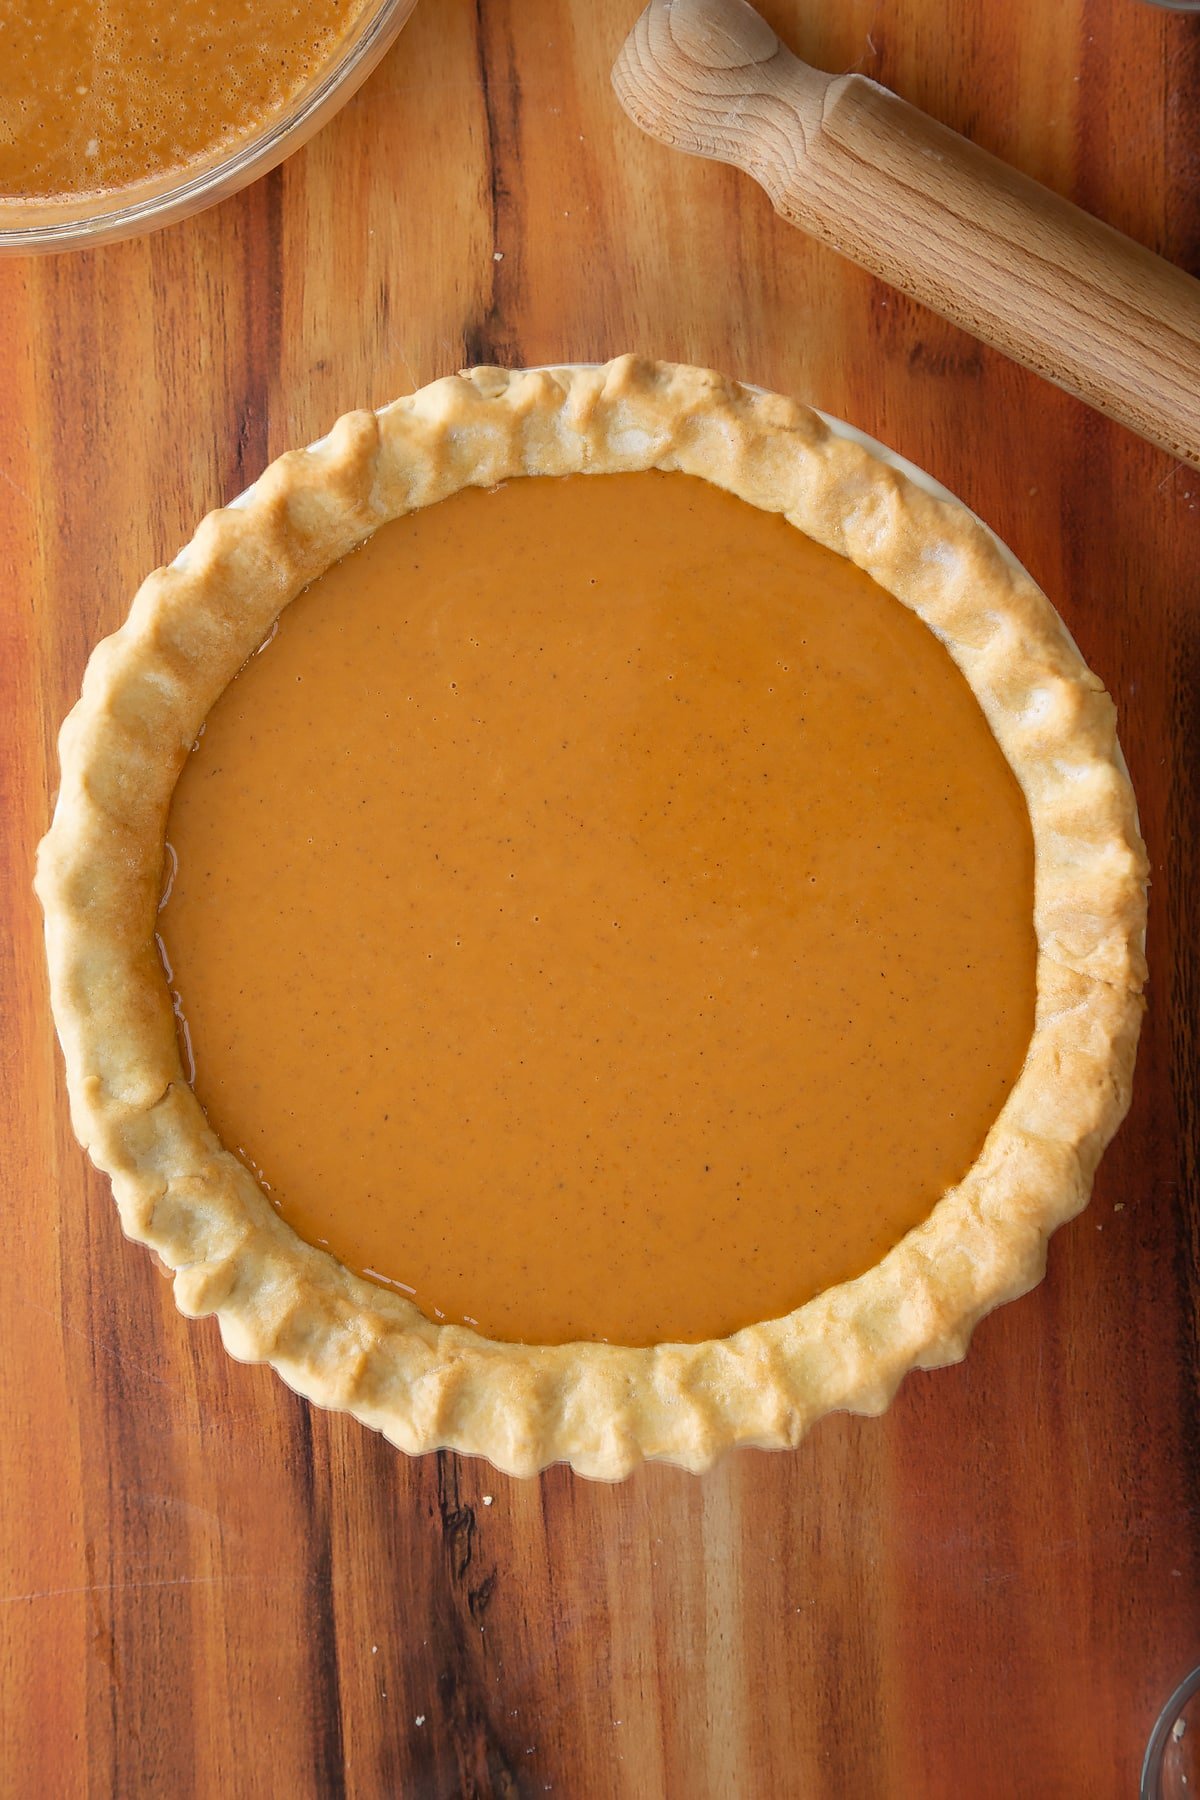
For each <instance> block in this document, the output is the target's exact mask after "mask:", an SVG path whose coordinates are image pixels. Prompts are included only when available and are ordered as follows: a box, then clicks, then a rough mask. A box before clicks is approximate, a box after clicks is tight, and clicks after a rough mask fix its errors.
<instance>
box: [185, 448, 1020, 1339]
mask: <svg viewBox="0 0 1200 1800" xmlns="http://www.w3.org/2000/svg"><path fill="white" fill-rule="evenodd" d="M168 840H169V846H168V847H169V856H168V862H169V865H170V867H171V869H172V879H171V881H170V884H169V890H168V897H167V900H166V902H165V903H164V906H163V909H162V912H161V914H160V921H159V923H160V931H161V938H162V945H163V955H164V961H165V964H166V966H167V969H168V971H169V979H170V981H171V985H172V988H173V990H174V993H175V1000H176V1006H177V1010H178V1012H179V1015H180V1019H181V1036H182V1038H183V1040H184V1051H185V1058H186V1059H187V1060H188V1062H189V1068H190V1071H191V1072H193V1073H194V1082H195V1088H196V1092H197V1094H198V1096H199V1098H200V1100H201V1102H202V1104H203V1106H204V1108H205V1110H206V1112H207V1114H208V1117H209V1119H210V1121H211V1123H212V1125H213V1127H214V1129H215V1130H216V1131H217V1133H218V1135H219V1136H220V1137H221V1139H222V1140H223V1141H224V1143H225V1144H227V1145H228V1146H229V1147H230V1148H231V1149H234V1150H236V1151H237V1153H238V1154H239V1155H240V1156H241V1157H242V1158H243V1159H244V1160H245V1161H246V1163H247V1164H248V1165H249V1166H250V1167H251V1168H252V1169H253V1170H254V1171H255V1172H256V1174H257V1175H258V1177H259V1179H260V1181H261V1182H262V1185H263V1187H264V1188H265V1190H266V1192H267V1193H268V1195H269V1196H270V1199H271V1201H272V1202H273V1204H274V1205H275V1206H276V1207H277V1208H278V1209H279V1211H280V1212H281V1213H282V1215H283V1216H284V1218H285V1219H287V1220H288V1221H289V1222H290V1224H291V1225H292V1226H293V1227H294V1229H295V1230H296V1231H297V1232H298V1233H299V1234H300V1235H301V1236H302V1237H304V1238H306V1239H308V1240H309V1241H310V1242H312V1243H314V1244H320V1245H324V1246H327V1247H328V1248H329V1250H330V1251H331V1252H332V1253H333V1254H334V1255H335V1256H337V1257H338V1258H339V1259H340V1260H341V1261H342V1262H343V1263H345V1264H347V1265H348V1266H349V1267H351V1268H353V1269H355V1270H358V1271H359V1272H361V1273H364V1274H366V1275H368V1276H371V1277H373V1278H374V1279H375V1280H377V1281H380V1282H382V1283H385V1284H388V1285H390V1286H392V1287H394V1288H396V1289H398V1290H399V1291H401V1292H403V1293H405V1294H407V1295H410V1296H411V1297H412V1298H413V1300H414V1301H415V1302H416V1304H417V1305H418V1306H419V1307H420V1308H421V1309H422V1310H423V1311H424V1312H425V1313H427V1314H428V1315H429V1316H430V1317H431V1318H434V1319H438V1320H441V1319H445V1320H449V1321H456V1322H467V1323H469V1324H471V1325H472V1326H475V1327H477V1328H478V1329H479V1330H480V1331H482V1332H483V1333H485V1334H486V1335H488V1336H491V1337H495V1338H500V1339H509V1340H519V1341H525V1342H533V1343H558V1342H567V1341H570V1340H573V1339H602V1340H608V1341H610V1342H614V1343H624V1344H648V1343H655V1342H662V1341H671V1340H676V1341H693V1340H699V1339H703V1338H709V1337H721V1336H724V1335H726V1334H727V1333H729V1332H731V1331H734V1330H736V1329H737V1328H738V1327H740V1326H743V1325H746V1324H750V1323H752V1322H754V1321H757V1320H762V1319H767V1318H773V1317H777V1316H779V1315H781V1314H784V1313H787V1312H789V1311H791V1310H792V1309H793V1308H794V1307H796V1306H798V1305H799V1304H801V1303H802V1302H803V1301H804V1300H806V1299H809V1298H810V1297H811V1296H813V1295H814V1294H816V1293H818V1292H820V1291H821V1290H822V1289H824V1288H826V1287H828V1286H830V1285H831V1284H833V1283H835V1282H838V1281H842V1280H844V1279H846V1278H848V1277H852V1276H855V1275H858V1274H860V1273H862V1272H863V1271H864V1270H866V1269H867V1268H868V1267H870V1266H871V1265H872V1264H873V1263H875V1262H877V1261H878V1260H879V1258H880V1257H881V1256H882V1255H883V1254H884V1253H885V1252H886V1251H887V1250H888V1249H889V1248H891V1247H892V1246H893V1245H894V1244H895V1243H897V1242H898V1241H899V1239H900V1238H901V1237H902V1236H903V1235H904V1233H905V1232H906V1231H908V1230H909V1229H910V1228H911V1227H912V1226H914V1225H916V1224H918V1223H919V1222H920V1221H921V1220H922V1219H924V1218H925V1217H927V1215H928V1214H929V1212H930V1211H931V1209H932V1207H933V1206H934V1205H935V1203H936V1202H937V1200H938V1198H939V1197H940V1196H941V1195H942V1194H943V1193H944V1192H945V1191H946V1189H947V1188H948V1187H950V1186H951V1185H952V1184H953V1183H955V1182H956V1181H958V1180H959V1179H960V1178H961V1177H962V1176H963V1175H964V1174H965V1172H966V1171H967V1169H968V1168H969V1167H970V1166H971V1164H972V1163H973V1162H974V1160H975V1159H976V1157H977V1155H978V1153H979V1151H980V1149H981V1147H982V1144H983V1141H984V1138H985V1136H986V1134H987V1132H988V1129H989V1128H990V1126H991V1124H992V1122H993V1121H994V1119H995V1118H996V1115H997V1113H998V1112H999V1110H1000V1108H1001V1106H1002V1104H1003V1102H1004V1100H1005V1098H1006V1096H1007V1094H1008V1093H1009V1090H1010V1089H1011V1088H1012V1086H1013V1083H1014V1081H1015V1079H1016V1077H1017V1074H1018V1073H1019V1070H1020V1068H1021V1064H1022V1062H1023V1060H1024V1056H1025V1053H1026V1050H1027V1047H1028V1044H1029V1040H1030V1036H1031V1032H1032V1028H1033V1013H1034V971H1035V942H1034V933H1033V924H1032V917H1033V845H1032V836H1031V831H1030V824H1029V818H1028V813H1027V810H1026V807H1025V803H1024V799H1023V797H1022V794H1021V792H1020V789H1019V787H1018V785H1017V782H1016V780H1015V778H1014V776H1013V774H1012V772H1011V770H1010V768H1009V766H1008V764H1007V763H1006V761H1005V760H1004V757H1003V756H1002V754H1001V752H1000V750H999V747H998V746H997V744H996V742H995V739H994V738H993V736H992V734H991V732H990V731H989V729H988V726H987V724H986V722H985V720H984V718H983V715H982V713H981V711H980V709H979V706H978V704H977V702H976V700H975V698H974V696H973V694H972V693H971V691H970V688H969V687H968V685H967V683H966V681H965V679H964V678H963V676H962V675H961V674H960V673H959V671H958V669H957V668H956V667H955V665H954V664H953V662H952V661H951V659H950V657H949V655H948V654H947V652H946V651H945V649H944V648H943V647H942V645H941V644H940V643H939V642H938V641H937V639H936V638H935V637H934V636H933V635H932V633H931V632H930V631H928V630H927V628H926V627H925V626H924V625H923V624H922V622H921V621H920V620H919V619H918V618H917V617H916V616H915V614H913V613H911V612H910V611H908V610H907V609H906V608H905V607H903V606H902V605H901V604H900V603H899V602H898V601H896V600H894V599H893V598H892V597H891V596H889V595H887V594H885V593H884V592H883V591H882V589H880V588H879V587H877V586H876V585H875V584H874V583H873V582H872V581H871V579H870V578H869V577H868V576H867V575H865V574H863V573H862V572H861V571H860V570H858V569H857V568H855V567H854V566H853V565H852V564H850V563H848V562H846V561H844V560H843V559H842V558H840V557H837V556H835V555H833V554H831V553H830V552H829V551H827V550H824V549H822V548H820V547H819V546H818V545H816V544H814V543H813V542H812V541H811V540H809V539H807V538H805V537H804V536H802V535H801V534H800V533H799V532H797V531H795V530H794V529H793V528H792V527H790V526H789V525H788V524H787V523H786V522H785V521H783V520H782V519H781V518H778V517H775V516H772V515H767V514H764V513H761V512H758V511H756V510H754V509H753V508H751V507H749V506H746V505H744V504H743V503H742V502H740V501H738V500H735V499H733V498H732V497H730V496H729V495H727V494H725V493H723V492H721V491H719V490H718V489H716V488H713V487H710V486H708V485H707V484H705V483H703V482H701V481H698V480H695V479H693V478H690V477H685V476H681V475H659V474H654V475H616V476H602V477H601V476H592V477H587V476H572V477H569V478H567V479H563V480H551V479H527V480H518V481H513V482H510V483H508V484H507V485H505V486H502V487H500V488H498V489H495V490H493V491H490V492H482V491H479V490H470V491H467V492H465V493H462V494H460V495H458V496H456V497H455V498H454V499H451V500H448V501H445V502H443V503H442V504H440V505H438V506H434V507H431V508H429V509H427V510H423V511H418V512H416V513H414V514H412V515H410V516H409V517H407V518H404V519H401V520H398V521H397V522H395V523H394V524H391V525H387V526H385V527H384V528H383V529H382V530H380V531H379V532H378V533H377V534H376V535H375V537H374V538H372V539H371V540H370V542H369V543H367V544H366V545H365V546H364V547H363V548H362V549H360V550H358V551H356V552H355V553H354V554H353V555H351V556H348V557H347V558H345V560H344V561H342V562H340V563H338V564H337V565H335V567H333V568H332V569H330V570H329V572H328V573H327V574H326V575H324V576H323V577H322V578H321V579H320V580H318V581H316V582H315V583H313V585H312V586H311V587H310V588H308V589H307V590H306V591H305V592H304V593H303V594H302V595H301V596H300V597H299V598H298V599H297V600H295V601H294V602H293V603H292V605H291V606H289V607H288V608H287V610H286V611H285V612H284V614H283V615H282V617H281V619H280V621H279V625H278V628H277V630H276V631H275V633H274V634H273V635H272V637H271V639H270V640H269V642H268V644H267V645H266V646H264V649H263V651H262V653H261V654H259V655H258V656H256V657H254V658H252V659H251V661H250V662H249V664H248V665H247V666H246V668H245V669H244V670H243V671H242V673H241V674H240V675H239V676H238V677H237V679H236V680H235V681H234V682H232V683H231V684H230V686H229V687H228V688H227V689H226V691H225V693H224V694H223V695H222V696H221V698H220V700H219V701H218V702H217V704H216V706H215V707H214V708H213V710H212V712H211V714H210V716H209V719H208V721H207V725H206V728H205V730H204V732H203V733H202V736H201V738H200V740H199V742H198V743H197V745H196V749H195V753H194V754H193V755H192V756H191V757H190V758H189V760H188V763H187V766H186V768H185V770H184V772H183V774H182V776H181V778H180V781H179V785H178V789H177V791H176V795H175V799H174V803H173V806H172V811H171V817H170V823H169V829H168Z"/></svg>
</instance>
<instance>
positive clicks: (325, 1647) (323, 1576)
mask: <svg viewBox="0 0 1200 1800" xmlns="http://www.w3.org/2000/svg"><path fill="white" fill-rule="evenodd" d="M295 1413H296V1418H295V1425H294V1436H295V1443H296V1447H297V1451H298V1455H297V1459H296V1479H297V1483H298V1485H299V1488H300V1499H301V1503H302V1510H303V1513H304V1515H305V1516H306V1517H307V1518H308V1519H309V1521H310V1522H311V1523H310V1532H311V1538H310V1546H309V1561H310V1566H311V1569H312V1581H313V1586H312V1595H311V1600H310V1618H311V1644H310V1666H311V1670H312V1686H313V1707H312V1726H313V1785H314V1790H315V1792H316V1793H318V1794H321V1795H322V1796H324V1795H328V1796H329V1800H342V1796H343V1795H344V1794H345V1792H346V1775H345V1745H344V1742H343V1733H342V1685H341V1678H340V1672H339V1656H338V1637H337V1618H336V1614H335V1611H334V1594H333V1580H334V1570H333V1549H332V1545H331V1543H330V1536H329V1504H328V1495H327V1493H326V1492H325V1491H324V1488H325V1483H324V1481H323V1480H322V1479H320V1478H319V1477H318V1473H317V1462H316V1451H315V1446H314V1441H313V1417H314V1415H313V1412H312V1409H311V1408H310V1407H308V1406H306V1405H305V1404H304V1403H303V1402H302V1401H298V1402H296V1403H295Z"/></svg>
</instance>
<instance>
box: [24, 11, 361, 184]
mask: <svg viewBox="0 0 1200 1800" xmlns="http://www.w3.org/2000/svg"><path fill="white" fill-rule="evenodd" d="M368 3H369V0H304V3H303V4H300V3H299V0H256V3H255V4H254V5H253V6H250V5H247V4H246V3H245V0H172V4H171V5H169V6H167V5H163V4H162V3H161V0H65V3H64V0H57V3H55V4H50V3H49V0H35V3H34V4H33V5H30V4H29V0H0V62H2V63H3V66H4V71H5V73H4V94H3V103H2V106H0V193H3V194H7V195H10V196H13V197H14V198H20V199H35V198H38V199H48V198H52V197H54V196H56V195H63V194H87V193H94V192H104V191H107V190H109V189H118V188H123V187H129V186H132V185H134V184H135V183H137V182H141V181H144V180H146V179H149V178H151V177H155V176H160V175H167V174H170V173H172V172H174V171H183V170H185V169H186V168H187V167H188V166H189V165H190V164H193V163H198V162H200V161H203V160H206V159H208V158H209V157H211V156H212V155H214V154H215V153H218V152H221V151H223V150H225V149H227V148H232V147H233V145H234V144H235V143H236V142H237V141H238V140H239V139H241V138H244V137H248V136H251V135H253V134H254V133H256V132H257V131H259V130H261V129H262V128H263V127H264V126H265V125H267V124H269V123H270V122H272V121H273V120H274V119H275V118H276V117H277V116H278V115H280V114H281V113H282V112H283V111H284V110H285V108H286V107H287V106H288V104H289V103H290V102H291V101H292V100H294V99H295V98H297V97H298V95H299V94H301V93H302V92H303V91H304V89H305V88H306V87H307V85H308V83H309V81H310V80H311V79H312V78H313V76H314V75H316V74H317V73H318V72H319V71H320V70H321V69H323V68H324V67H325V65H326V64H327V62H328V61H329V60H330V58H331V57H332V55H333V54H334V52H335V50H336V49H337V47H338V45H339V43H340V42H341V40H342V39H343V38H345V37H346V36H347V35H348V33H349V31H350V30H351V28H352V27H353V26H354V24H355V23H356V22H357V21H358V20H359V19H360V18H361V17H362V15H363V13H364V11H365V10H366V7H367V4H368Z"/></svg>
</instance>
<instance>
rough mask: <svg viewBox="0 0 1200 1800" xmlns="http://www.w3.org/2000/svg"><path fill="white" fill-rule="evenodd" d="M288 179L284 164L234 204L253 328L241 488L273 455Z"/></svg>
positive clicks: (239, 445) (240, 415)
mask: <svg viewBox="0 0 1200 1800" xmlns="http://www.w3.org/2000/svg"><path fill="white" fill-rule="evenodd" d="M283 183H284V170H283V167H282V165H281V166H280V167H279V168H276V169H272V170H271V172H270V173H269V174H268V175H266V176H265V177H264V179H263V180H262V181H258V182H255V184H254V186H253V187H252V188H249V189H248V190H247V191H246V192H245V193H244V194H241V195H239V196H238V198H237V200H236V202H235V204H236V205H237V206H238V207H239V208H240V210H241V214H242V234H243V243H244V253H243V264H242V269H243V281H244V306H245V316H246V318H247V320H249V321H250V322H251V324H252V328H253V336H252V338H251V339H250V341H249V342H248V344H247V351H246V373H245V387H244V388H243V392H242V395H241V403H240V405H239V406H238V408H237V411H236V414H235V417H236V422H237V439H236V446H235V468H236V479H237V489H236V490H235V491H237V492H240V491H241V489H242V488H244V487H248V486H249V484H250V483H251V482H252V481H253V480H254V479H255V477H256V476H257V475H259V474H260V473H261V472H262V470H263V468H264V467H265V465H266V464H267V462H269V461H270V457H271V444H270V437H269V421H270V416H271V398H272V395H273V393H274V391H275V388H276V385H277V383H278V380H279V354H280V340H281V336H282V330H283V283H284V269H283Z"/></svg>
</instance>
